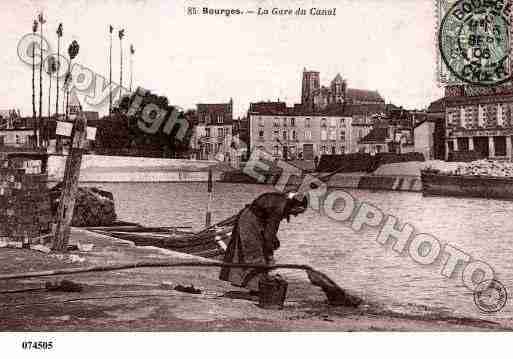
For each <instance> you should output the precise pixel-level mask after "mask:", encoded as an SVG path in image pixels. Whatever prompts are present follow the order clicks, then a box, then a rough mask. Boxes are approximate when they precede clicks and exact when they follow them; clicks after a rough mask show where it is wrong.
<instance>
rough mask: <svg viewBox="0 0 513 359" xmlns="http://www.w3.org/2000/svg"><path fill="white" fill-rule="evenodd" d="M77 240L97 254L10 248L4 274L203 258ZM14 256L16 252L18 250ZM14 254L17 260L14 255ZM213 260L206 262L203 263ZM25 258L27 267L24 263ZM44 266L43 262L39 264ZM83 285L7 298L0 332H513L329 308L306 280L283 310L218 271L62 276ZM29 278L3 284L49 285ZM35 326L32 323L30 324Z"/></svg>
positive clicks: (0, 309)
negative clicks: (186, 289) (250, 295)
mask: <svg viewBox="0 0 513 359" xmlns="http://www.w3.org/2000/svg"><path fill="white" fill-rule="evenodd" d="M71 236H72V241H73V242H80V243H91V244H93V245H94V246H93V250H92V251H91V252H78V253H76V254H50V255H48V254H44V253H40V252H36V251H29V250H21V249H4V250H3V251H2V252H0V257H1V259H2V261H3V262H5V264H6V265H5V268H4V269H3V270H2V271H3V272H4V271H5V272H9V273H12V272H13V271H15V270H18V271H19V270H21V269H20V268H27V269H26V270H27V271H28V268H30V267H31V266H33V265H34V264H36V265H38V263H39V264H42V263H44V264H43V265H44V266H45V269H48V270H51V269H57V268H67V267H70V266H73V267H77V266H89V265H91V264H93V265H101V264H122V263H129V262H133V261H136V260H149V259H151V260H165V261H170V260H175V259H176V261H177V262H179V261H182V260H187V259H192V258H194V259H199V258H197V257H194V256H190V255H184V254H182V253H176V252H173V251H169V250H162V249H159V248H151V247H136V246H135V245H133V243H131V242H127V241H123V240H119V239H115V238H112V237H108V236H103V235H99V234H94V233H92V232H89V231H87V230H83V229H76V228H73V229H72V235H71ZM13 252H14V253H13ZM14 254H15V255H14ZM201 260H204V261H206V262H207V261H208V260H206V259H203V258H202V259H201ZM19 261H22V262H23V265H21V266H20V263H19ZM38 267H39V265H38ZM61 278H66V279H70V280H73V281H75V282H78V283H80V284H81V285H83V286H84V291H83V292H80V293H62V292H48V291H35V292H32V293H31V295H30V296H27V295H26V293H17V294H16V293H12V294H9V295H8V296H7V295H4V296H3V297H2V299H0V313H1V314H2V318H3V319H2V322H1V323H0V330H6V329H8V330H11V331H12V330H44V331H56V330H60V331H62V330H84V329H87V330H111V331H119V330H150V331H169V330H179V331H184V330H185V331H187V330H209V331H211V330H216V331H233V330H252V331H255V330H257V331H289V330H300V331H301V330H303V331H304V330H319V331H340V330H344V331H356V330H358V331H369V330H390V331H408V330H410V331H411V330H416V331H433V330H436V331H483V330H495V331H499V330H502V331H503V330H512V329H513V328H508V327H504V326H501V325H500V324H498V323H495V322H493V321H485V320H476V319H470V318H463V317H450V316H449V317H448V316H444V315H441V314H439V313H437V312H433V311H430V310H427V311H425V312H424V313H420V314H403V313H396V312H392V311H390V310H386V309H383V308H380V307H378V306H372V307H366V308H362V309H349V308H344V307H329V306H327V305H326V304H324V303H323V301H324V300H325V296H324V294H323V293H322V292H321V291H320V289H318V288H317V287H313V286H312V285H311V284H309V283H306V282H304V283H303V282H293V283H291V285H290V288H289V294H288V299H287V302H286V306H285V309H284V310H265V309H261V308H259V307H258V306H257V305H256V303H255V302H251V301H246V300H238V299H230V298H227V297H224V296H223V294H224V293H226V292H227V291H230V290H234V288H233V287H231V286H230V285H229V284H227V283H226V282H223V281H220V280H218V279H217V271H212V270H211V269H202V268H198V269H194V270H192V269H190V268H183V269H181V268H174V269H172V270H169V269H166V268H159V269H147V268H140V269H132V270H120V271H115V272H95V273H84V274H80V275H69V276H65V277H62V276H59V277H57V279H61ZM49 279H50V280H55V279H56V278H51V277H47V278H44V279H42V278H30V279H23V280H13V281H9V282H5V283H3V286H4V287H5V288H4V289H19V288H20V287H23V288H28V287H37V286H39V285H41V283H42V282H43V283H44V281H45V280H49ZM177 284H182V285H191V284H192V285H194V286H195V287H196V288H199V289H201V290H202V293H201V294H190V293H183V292H179V291H176V290H173V288H174V286H175V285H177ZM27 323H30V324H27Z"/></svg>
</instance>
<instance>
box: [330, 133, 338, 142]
mask: <svg viewBox="0 0 513 359" xmlns="http://www.w3.org/2000/svg"><path fill="white" fill-rule="evenodd" d="M330 140H331V141H336V140H337V132H336V131H335V130H331V131H330Z"/></svg>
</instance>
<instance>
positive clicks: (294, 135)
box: [292, 130, 297, 140]
mask: <svg viewBox="0 0 513 359" xmlns="http://www.w3.org/2000/svg"><path fill="white" fill-rule="evenodd" d="M292 139H293V140H297V136H296V130H294V131H292Z"/></svg>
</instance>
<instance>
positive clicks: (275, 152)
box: [273, 146, 280, 156]
mask: <svg viewBox="0 0 513 359" xmlns="http://www.w3.org/2000/svg"><path fill="white" fill-rule="evenodd" d="M273 155H275V156H279V155H280V148H279V147H278V146H274V147H273Z"/></svg>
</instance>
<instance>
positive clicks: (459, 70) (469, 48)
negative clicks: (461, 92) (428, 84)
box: [437, 0, 511, 86]
mask: <svg viewBox="0 0 513 359" xmlns="http://www.w3.org/2000/svg"><path fill="white" fill-rule="evenodd" d="M437 20H438V21H437V22H438V29H437V30H438V31H437V46H438V50H439V59H438V75H439V82H440V83H441V84H445V85H456V84H472V85H479V86H496V85H499V84H503V83H506V82H508V81H510V78H511V59H510V53H511V41H510V39H511V36H510V35H511V34H510V31H511V29H510V20H511V2H510V1H503V0H498V1H488V0H459V1H450V0H438V1H437Z"/></svg>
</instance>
